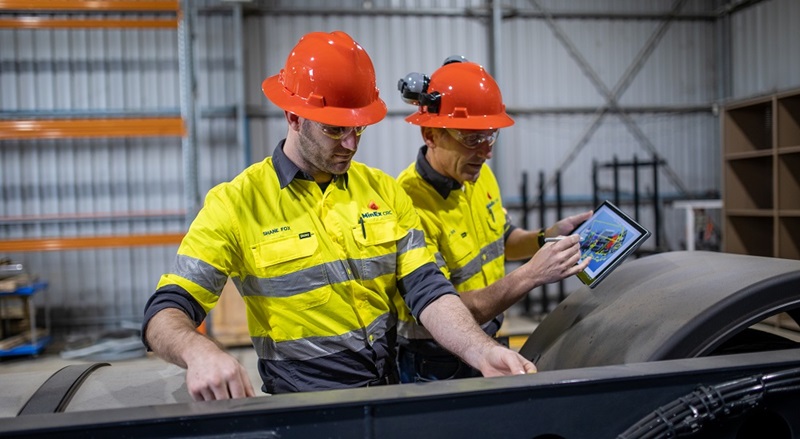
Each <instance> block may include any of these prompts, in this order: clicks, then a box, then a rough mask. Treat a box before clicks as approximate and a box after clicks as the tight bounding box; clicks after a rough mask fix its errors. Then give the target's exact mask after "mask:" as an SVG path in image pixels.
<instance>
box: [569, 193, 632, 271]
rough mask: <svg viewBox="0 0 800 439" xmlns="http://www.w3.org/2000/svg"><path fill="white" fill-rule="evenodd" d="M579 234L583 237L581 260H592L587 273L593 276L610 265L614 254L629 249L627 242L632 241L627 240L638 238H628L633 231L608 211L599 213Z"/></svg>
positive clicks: (603, 210) (604, 210)
mask: <svg viewBox="0 0 800 439" xmlns="http://www.w3.org/2000/svg"><path fill="white" fill-rule="evenodd" d="M577 232H578V233H579V234H580V237H581V260H583V259H585V258H587V257H591V258H592V262H590V263H589V266H588V267H587V271H588V272H589V274H592V275H594V273H595V272H596V271H597V270H599V269H601V268H603V266H604V265H605V264H606V263H609V262H610V261H611V259H613V255H614V253H616V252H618V251H620V250H624V249H625V248H626V247H628V246H627V245H626V241H629V240H630V239H627V238H636V236H633V237H630V236H628V233H629V232H631V230H630V229H628V228H627V227H625V224H624V222H623V221H621V219H620V218H619V217H617V216H616V215H614V214H613V213H612V212H610V211H608V210H606V209H602V210H600V211H598V212H597V215H596V216H595V217H594V218H593V219H592V220H590V222H588V223H586V224H584V225H583V226H582V227H581V228H580V230H578V231H577Z"/></svg>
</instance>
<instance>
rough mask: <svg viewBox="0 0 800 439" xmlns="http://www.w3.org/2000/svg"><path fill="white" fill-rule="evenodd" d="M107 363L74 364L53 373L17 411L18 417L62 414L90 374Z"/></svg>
mask: <svg viewBox="0 0 800 439" xmlns="http://www.w3.org/2000/svg"><path fill="white" fill-rule="evenodd" d="M103 366H110V365H109V364H108V363H90V364H75V365H71V366H66V367H64V368H62V369H60V370H59V371H58V372H56V373H54V374H53V375H52V376H51V377H50V378H48V379H47V381H45V383H44V384H42V386H41V387H39V389H38V390H36V392H35V393H34V394H33V396H31V398H30V399H29V400H28V402H26V403H25V405H24V406H23V407H22V409H21V410H20V411H19V415H35V414H42V413H58V412H63V411H64V409H65V408H66V407H67V405H69V402H70V400H72V397H73V395H75V392H76V391H77V390H78V389H79V388H80V386H81V384H83V381H84V380H86V378H87V377H88V376H89V375H91V373H92V372H94V371H95V370H97V369H98V368H100V367H103Z"/></svg>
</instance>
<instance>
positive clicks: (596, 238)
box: [581, 221, 627, 262]
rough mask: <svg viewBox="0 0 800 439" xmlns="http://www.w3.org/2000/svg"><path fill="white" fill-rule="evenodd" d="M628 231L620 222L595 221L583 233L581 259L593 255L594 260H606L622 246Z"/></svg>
mask: <svg viewBox="0 0 800 439" xmlns="http://www.w3.org/2000/svg"><path fill="white" fill-rule="evenodd" d="M626 233H627V231H626V230H625V228H624V227H621V226H620V225H618V224H610V223H600V221H595V222H593V223H592V224H591V225H590V226H589V227H587V228H586V230H585V231H584V232H583V233H582V234H581V259H585V258H586V257H589V256H591V257H592V260H593V261H596V262H602V261H605V260H606V259H608V258H609V256H611V255H612V254H614V252H615V251H617V250H619V248H620V247H622V243H623V242H625V234H626Z"/></svg>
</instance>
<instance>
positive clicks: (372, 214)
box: [361, 210, 392, 218]
mask: <svg viewBox="0 0 800 439" xmlns="http://www.w3.org/2000/svg"><path fill="white" fill-rule="evenodd" d="M391 214H392V211H391V210H384V211H383V212H365V213H362V214H361V218H374V217H376V216H387V215H391Z"/></svg>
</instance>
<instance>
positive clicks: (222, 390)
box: [145, 308, 256, 401]
mask: <svg viewBox="0 0 800 439" xmlns="http://www.w3.org/2000/svg"><path fill="white" fill-rule="evenodd" d="M145 337H146V339H147V343H148V345H149V346H150V348H151V349H152V350H153V352H155V353H156V355H158V356H159V357H160V358H161V359H163V360H165V361H168V362H170V363H172V364H176V365H178V366H180V367H182V368H184V369H186V387H187V390H188V391H189V394H190V395H191V396H192V398H194V400H195V401H211V400H214V399H231V398H246V397H249V396H256V392H255V391H254V390H253V385H252V384H251V383H250V376H249V375H248V374H247V370H246V369H245V368H244V367H243V366H242V365H241V363H239V361H238V360H236V358H235V357H233V356H232V355H230V354H229V353H227V352H225V350H223V349H222V348H221V347H220V346H219V345H217V343H216V342H214V340H212V339H211V338H209V337H207V336H206V335H204V334H201V333H199V332H197V331H196V330H195V327H194V322H192V321H191V320H190V319H189V317H187V315H186V314H184V312H183V311H181V310H179V309H177V308H166V309H163V310H161V311H159V312H158V313H157V314H156V315H154V316H153V317H152V318H151V319H150V322H149V323H148V324H147V327H146V328H145Z"/></svg>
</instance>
